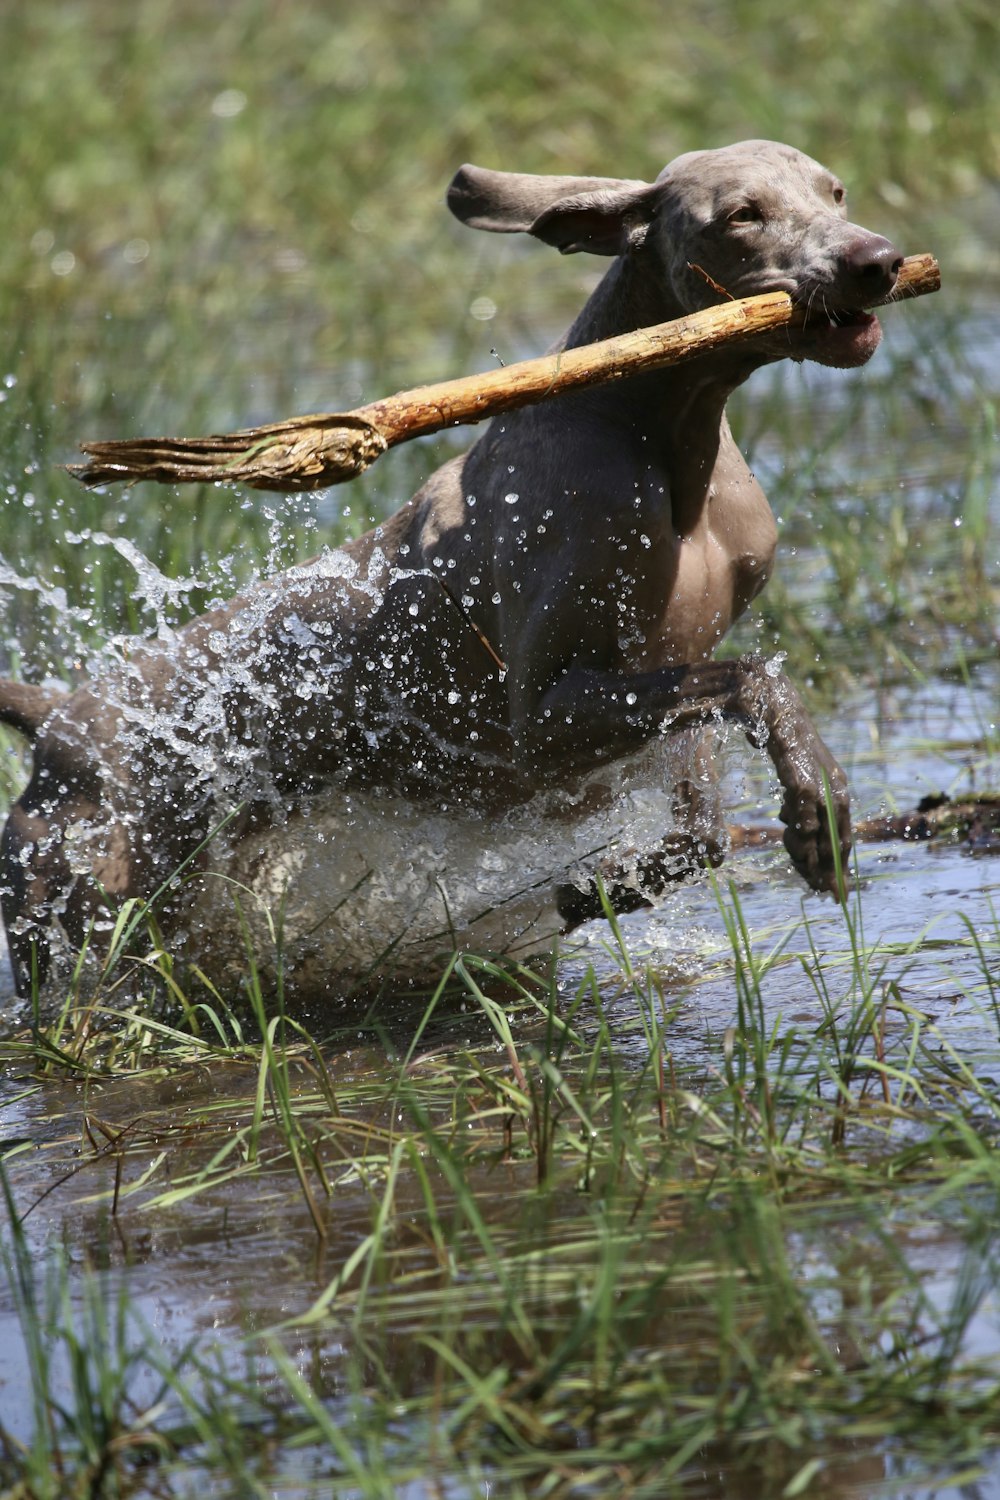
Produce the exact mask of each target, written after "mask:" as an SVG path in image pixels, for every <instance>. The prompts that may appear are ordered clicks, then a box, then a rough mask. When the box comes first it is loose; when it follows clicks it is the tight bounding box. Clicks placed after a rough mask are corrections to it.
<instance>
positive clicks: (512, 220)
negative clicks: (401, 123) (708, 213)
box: [448, 166, 656, 255]
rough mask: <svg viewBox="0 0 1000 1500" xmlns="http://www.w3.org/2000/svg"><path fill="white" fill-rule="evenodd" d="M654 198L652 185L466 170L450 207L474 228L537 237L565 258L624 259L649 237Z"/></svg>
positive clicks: (461, 173) (451, 189)
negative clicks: (581, 253) (586, 253)
mask: <svg viewBox="0 0 1000 1500" xmlns="http://www.w3.org/2000/svg"><path fill="white" fill-rule="evenodd" d="M655 196H656V190H655V187H654V186H653V185H652V184H650V183H648V182H631V181H625V180H622V179H620V178H615V177H533V176H530V175H528V174H527V173H524V172H491V171H489V170H488V169H487V168H486V167H473V166H464V167H462V168H460V170H459V171H458V172H456V174H455V177H454V179H453V181H452V184H451V186H450V187H449V189H448V207H449V208H450V209H451V211H452V213H453V214H454V215H455V217H456V218H458V219H461V220H462V222H463V224H468V225H469V226H470V227H471V228H472V229H488V230H491V231H492V232H493V233H494V234H517V233H519V232H520V233H525V234H533V235H534V236H535V238H536V239H540V240H544V241H545V243H546V244H547V245H554V246H555V247H556V249H557V250H560V251H562V253H563V255H571V254H573V253H574V252H576V251H578V250H586V251H589V252H590V254H591V255H621V254H622V253H623V252H624V251H625V250H627V249H629V248H630V247H631V246H633V245H636V244H640V243H641V242H642V240H643V239H644V238H645V233H646V229H647V227H648V225H649V219H650V215H651V213H652V209H653V202H654V198H655Z"/></svg>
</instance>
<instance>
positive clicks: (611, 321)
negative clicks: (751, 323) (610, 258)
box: [562, 250, 775, 432]
mask: <svg viewBox="0 0 1000 1500" xmlns="http://www.w3.org/2000/svg"><path fill="white" fill-rule="evenodd" d="M651 253H652V252H651V251H648V250H637V251H634V252H631V253H630V254H628V255H624V256H620V257H619V258H618V259H617V260H615V261H614V262H613V264H612V265H611V266H610V268H609V269H608V271H607V273H606V274H605V276H604V277H603V278H602V279H601V281H600V283H599V284H598V286H597V287H596V288H595V290H594V292H593V293H592V295H591V296H590V298H589V300H588V301H587V303H586V304H585V306H584V307H583V308H582V310H581V312H580V314H579V316H578V317H577V319H576V321H575V322H574V323H573V325H572V327H571V328H570V329H569V332H568V333H567V334H566V336H565V338H564V339H563V340H562V347H563V348H566V349H572V348H576V347H577V346H579V345H581V344H589V343H593V342H595V341H597V340H598V339H607V338H614V337H615V336H616V335H618V334H622V333H631V332H633V331H634V330H635V329H637V328H648V327H651V326H653V325H655V324H657V323H666V322H670V321H672V320H673V319H675V318H682V317H685V316H687V315H688V314H689V313H690V312H691V311H692V309H691V308H690V307H685V306H684V305H683V304H682V303H681V302H680V300H679V298H678V297H677V296H676V294H675V293H674V291H673V289H672V287H671V285H670V282H669V278H668V277H667V276H666V275H665V274H658V275H651V274H650V268H649V265H648V264H647V263H646V260H645V257H647V256H648V255H649V254H651ZM774 358H775V356H774V355H773V354H771V353H767V352H765V351H764V350H762V349H761V348H760V347H759V346H758V347H757V348H752V347H751V346H750V345H749V344H742V345H732V346H730V347H729V348H728V349H716V350H713V351H711V352H710V353H708V354H705V355H701V356H699V357H697V358H695V359H691V360H686V361H685V362H684V363H683V364H680V365H673V366H669V367H667V368H665V369H662V370H654V371H650V372H648V373H641V374H637V375H635V376H630V377H628V378H627V379H625V380H622V381H616V382H614V383H613V384H612V385H609V386H604V387H603V388H602V390H601V391H600V392H599V393H598V392H596V391H595V392H594V394H595V395H597V394H600V395H601V396H602V397H603V398H604V399H605V400H606V401H608V402H609V403H610V404H611V405H612V406H620V407H621V409H622V411H623V412H626V411H627V412H628V413H629V421H630V425H634V424H635V423H636V422H637V421H638V422H641V423H643V424H645V423H651V424H652V425H653V426H655V428H656V429H657V430H659V431H661V432H662V431H663V426H664V423H665V422H666V423H667V425H668V426H670V427H673V428H675V429H676V430H677V431H678V432H681V431H683V430H684V429H685V428H686V427H687V425H688V424H689V422H690V421H691V420H692V418H693V417H694V415H695V413H697V415H698V420H699V422H700V423H701V425H702V426H704V422H705V417H706V415H707V413H708V411H711V410H714V411H716V412H717V414H718V419H719V420H721V417H722V413H723V411H724V409H725V405H726V401H727V400H728V399H729V396H730V395H731V394H732V392H733V391H734V390H735V389H736V387H737V386H739V385H742V384H743V382H744V381H745V380H746V379H747V378H748V377H749V376H750V375H752V374H753V372H754V371H755V370H758V369H760V367H761V366H762V365H766V364H770V363H772V362H773V361H774Z"/></svg>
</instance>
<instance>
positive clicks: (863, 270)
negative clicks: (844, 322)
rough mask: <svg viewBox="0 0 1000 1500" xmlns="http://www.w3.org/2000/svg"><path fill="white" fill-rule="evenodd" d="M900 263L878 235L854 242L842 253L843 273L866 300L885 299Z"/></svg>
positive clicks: (890, 246)
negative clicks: (844, 272) (869, 298)
mask: <svg viewBox="0 0 1000 1500" xmlns="http://www.w3.org/2000/svg"><path fill="white" fill-rule="evenodd" d="M902 264H903V257H902V256H901V255H900V253H899V251H898V250H897V249H896V247H895V245H894V244H893V243H892V241H891V240H887V239H885V238H883V236H882V235H880V234H868V235H865V236H863V237H862V238H859V239H856V240H855V241H854V242H853V244H851V245H848V247H847V249H846V250H845V252H844V270H845V271H846V272H847V274H848V275H849V276H850V277H851V279H852V281H853V282H854V283H855V285H856V286H857V288H858V290H859V291H860V292H861V294H862V295H863V296H864V297H866V298H867V297H876V298H877V297H887V296H888V295H889V293H890V292H891V291H892V289H893V287H894V286H895V285H896V277H897V276H898V275H899V268H900V266H901V265H902Z"/></svg>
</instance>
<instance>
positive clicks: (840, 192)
mask: <svg viewBox="0 0 1000 1500" xmlns="http://www.w3.org/2000/svg"><path fill="white" fill-rule="evenodd" d="M833 201H834V203H836V205H837V207H838V208H839V207H840V206H841V204H842V203H846V202H847V193H846V192H845V190H844V189H843V188H842V187H841V185H840V183H839V182H838V183H837V186H836V187H835V188H834V190H833Z"/></svg>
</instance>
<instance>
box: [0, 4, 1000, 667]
mask: <svg viewBox="0 0 1000 1500" xmlns="http://www.w3.org/2000/svg"><path fill="white" fill-rule="evenodd" d="M0 40H2V48H0V57H2V60H0V71H2V77H3V92H4V101H5V108H4V109H3V111H0V164H2V166H0V192H2V202H3V205H4V226H3V229H4V232H3V234H2V236H0V398H2V400H0V556H2V558H3V559H4V561H5V563H6V565H7V570H8V584H7V588H6V591H5V594H4V597H3V598H2V599H0V610H2V614H0V655H2V656H5V657H6V659H7V665H9V664H10V663H11V661H13V662H14V664H15V666H17V665H19V664H20V665H21V666H22V667H23V669H24V670H27V671H28V672H30V674H31V675H33V676H38V675H41V674H42V673H43V672H44V671H46V670H54V671H62V670H65V663H66V662H67V661H72V660H73V659H74V656H75V655H78V654H79V653H78V647H79V641H80V639H81V638H83V639H86V638H87V636H88V633H91V634H92V635H93V636H94V638H95V639H99V638H100V636H101V633H102V632H107V631H108V630H110V629H137V628H148V627H149V625H150V622H151V619H152V614H151V610H150V607H149V597H148V596H149V592H150V586H149V583H148V580H147V581H146V582H145V583H144V582H143V579H142V576H141V574H140V576H139V577H138V583H137V575H136V573H135V570H134V568H133V565H132V564H130V563H129V562H128V560H127V559H126V558H125V557H123V556H121V555H120V552H119V551H118V550H116V540H117V539H120V538H128V539H129V540H130V541H132V542H134V543H136V544H137V545H138V547H139V548H140V549H141V551H142V553H144V554H145V556H146V557H148V558H149V559H150V560H151V562H152V563H154V564H155V565H156V566H157V567H160V568H163V569H164V570H165V571H166V572H167V573H169V574H171V575H172V576H176V575H182V576H185V577H189V579H195V575H197V576H196V579H195V581H194V582H191V583H189V585H185V587H184V588H182V589H181V591H180V596H179V602H178V606H177V607H178V608H179V609H181V612H182V613H183V610H184V609H188V608H189V609H194V608H198V607H200V606H201V605H202V604H203V603H204V602H205V600H206V599H207V598H209V597H211V596H212V594H213V592H214V591H218V592H223V593H225V592H230V591H231V588H232V586H233V584H234V583H235V582H236V581H238V579H239V577H240V576H242V574H243V573H244V572H245V571H246V570H248V569H249V568H250V567H252V566H256V565H257V564H258V563H260V562H261V561H264V562H265V563H266V564H267V565H272V566H273V565H279V564H283V563H287V562H288V561H290V560H291V559H292V558H293V557H294V556H296V555H298V556H301V555H302V554H303V550H304V549H308V550H314V549H315V547H316V545H317V538H320V539H322V540H336V539H337V538H338V537H340V536H343V535H346V534H350V533H351V532H353V531H357V530H360V529H362V528H363V526H364V525H365V524H367V522H368V519H369V518H370V517H372V516H375V515H378V514H382V513H385V512H387V511H389V510H391V509H394V508H395V506H396V505H398V504H399V503H400V501H402V500H403V499H405V498H406V496H407V495H408V494H409V493H410V492H411V491H412V489H413V488H414V487H415V485H416V484H417V483H419V482H420V480H421V479H422V478H423V477H424V476H425V475H426V473H427V472H429V470H430V469H431V468H432V467H433V466H434V464H435V463H436V462H438V461H440V460H441V459H443V458H444V457H446V456H447V455H448V453H449V452H451V451H454V449H455V448H456V447H458V446H459V445H460V443H464V441H466V438H465V436H464V435H459V436H457V437H443V438H439V439H435V440H433V441H432V442H430V443H420V444H416V445H413V446H411V447H410V448H408V449H402V450H396V452H395V453H394V454H392V455H390V456H389V457H387V458H386V459H384V460H382V461H381V462H380V464H379V465H378V466H376V468H375V470H373V471H372V473H371V474H370V475H369V476H366V478H365V479H364V480H363V481H361V482H360V483H359V484H357V485H354V486H351V487H350V488H349V489H343V490H336V491H332V492H330V494H329V495H327V496H319V497H315V498H313V499H312V500H302V499H300V500H296V501H295V502H293V503H287V504H286V503H284V502H281V501H277V500H273V499H272V500H268V499H267V498H262V497H260V496H258V495H251V496H246V495H243V496H240V495H231V494H229V493H224V492H221V491H198V490H187V491H182V490H177V491H174V492H170V491H164V490H159V489H156V488H146V489H144V488H141V487H140V488H139V489H137V490H133V491H129V492H124V493H123V492H114V491H109V492H107V493H106V494H103V495H90V494H86V493H85V492H83V491H82V490H81V489H80V487H79V486H77V485H76V484H75V483H74V482H73V481H71V480H70V479H68V477H67V476H66V475H65V474H63V473H62V472H61V471H60V470H59V468H58V467H57V466H58V464H60V463H62V462H65V461H67V460H69V459H71V458H72V457H73V450H74V446H75V444H76V442H77V441H78V440H79V439H81V438H84V437H89V436H105V437H108V436H125V435H128V434H132V433H137V432H147V433H153V432H167V433H181V432H196V431H205V430H220V429H225V428H229V427H233V426H245V425H248V424H251V423H254V422H258V421H263V420H269V419H274V418H276V417H279V416H284V415H290V414H293V413H297V412H302V411H309V410H317V409H319V410H323V409H326V410H329V409H338V408H339V409H346V408H349V407H352V406H355V405H357V404H359V403H361V402H363V401H365V400H368V399H371V398H373V397H375V396H377V395H382V394H386V393H388V392H389V391H392V390H395V389H400V388H403V387H405V386H407V385H412V384H418V383H422V382H424V381H427V380H433V379H437V378H443V377H444V376H446V375H450V374H458V373H461V372H463V371H465V370H467V369H473V368H484V367H486V366H488V365H489V364H490V363H491V361H492V360H493V358H494V357H495V356H494V355H493V353H492V352H491V351H493V350H495V351H496V354H497V355H498V356H500V357H502V358H503V359H504V360H506V361H509V360H511V359H515V358H518V357H521V356H523V355H526V354H529V353H532V352H537V351H539V350H540V349H541V348H543V347H544V346H545V345H546V344H547V343H548V342H549V340H550V339H551V338H552V337H553V336H554V335H555V334H556V333H557V332H558V330H559V329H560V327H561V326H563V325H564V323H565V322H566V320H567V319H568V318H569V317H570V316H571V314H572V312H573V311H574V310H575V309H576V308H577V307H578V306H579V305H580V302H581V300H582V298H583V296H584V295H585V294H586V292H587V291H588V290H589V288H590V287H591V286H592V285H593V283H594V281H595V279H596V277H597V276H598V275H599V274H600V272H601V271H602V270H603V269H604V267H603V265H602V264H601V263H599V262H596V261H593V260H590V259H589V258H586V257H578V258H574V259H573V260H571V261H563V262H560V261H559V260H558V259H556V258H555V257H553V256H552V255H551V254H550V253H547V252H545V251H544V250H543V249H542V248H541V247H538V246H536V245H534V244H530V243H527V242H523V243H522V242H521V241H519V240H517V239H507V238H504V239H501V238H498V237H492V236H491V237H486V236H477V235H470V233H469V231H467V230H465V229H463V228H461V227H460V226H459V225H457V224H456V223H454V222H453V221H452V220H451V219H450V217H449V215H448V214H447V212H446V210H445V208H444V204H443V194H444V190H445V187H446V185H447V182H448V180H449V178H450V176H451V174H452V172H453V171H454V169H455V168H456V166H458V165H459V164H460V163H461V162H462V161H464V160H466V159H471V160H475V161H479V162H482V163H484V164H487V165H492V166H499V167H505V168H512V169H516V170H523V171H539V172H582V173H600V174H604V173H606V174H609V175H623V176H641V177H649V176H652V175H655V173H656V172H657V171H658V170H659V169H660V167H661V166H662V165H663V164H664V163H665V162H666V161H667V160H669V159H670V158H671V157H672V156H674V155H676V154H677V153H678V152H680V151H683V150H687V149H690V148H694V147H704V146H716V145H721V144H725V143H727V142H729V141H732V140H736V139H740V138H742V137H745V136H748V135H763V136H772V137H776V138H779V139H783V140H787V141H789V142H791V143H793V144H795V145H797V146H799V147H800V148H802V149H804V150H806V151H808V152H810V153H812V154H814V155H816V156H817V157H819V158H820V159H821V160H823V161H825V162H826V163H827V164H828V165H830V166H832V167H833V168H834V169H835V170H836V171H838V172H839V173H840V174H841V175H842V176H844V177H845V178H846V180H847V181H848V183H849V186H850V190H851V203H852V214H853V216H854V217H855V218H856V219H858V220H859V221H860V222H863V223H869V224H870V225H871V226H872V227H874V228H878V229H881V230H883V231H885V232H889V233H892V234H895V235H897V237H898V239H899V241H900V243H901V245H902V247H903V248H904V249H905V250H907V251H912V250H924V249H929V250H934V251H936V252H937V253H938V254H939V255H940V256H941V258H942V260H943V261H944V263H945V272H946V278H947V279H946V287H947V296H948V298H949V299H950V301H949V303H948V306H950V307H951V308H952V313H951V314H950V316H951V317H952V319H953V318H954V317H955V316H956V315H957V314H956V312H955V308H956V307H957V305H958V302H957V298H958V296H959V294H960V292H961V289H962V288H963V286H965V287H969V288H977V289H982V288H983V287H985V286H988V285H990V284H991V278H993V279H995V277H996V275H997V272H998V269H1000V252H998V249H997V234H996V229H997V224H998V221H1000V214H998V213H997V206H998V193H997V183H998V180H1000V89H998V84H997V79H998V78H1000V23H998V19H997V12H996V7H995V5H994V4H992V3H986V0H982V3H981V0H949V3H943V0H942V3H934V0H929V3H924V4H922V5H920V6H914V5H913V4H912V3H911V4H903V3H901V0H882V3H873V0H868V3H864V0H862V3H846V4H845V3H843V0H813V3H811V4H810V5H809V7H807V8H804V9H803V11H802V12H801V13H799V12H796V11H794V10H793V11H791V12H790V11H789V10H788V8H787V7H785V6H783V5H778V4H777V3H776V0H709V3H706V4H703V5H701V6H699V7H697V8H692V7H686V6H681V5H679V4H672V3H663V0H660V3H656V0H627V3H626V0H601V3H597V0H560V3H558V4H552V5H549V6H539V5H537V4H535V3H528V0H508V3H506V4H504V5H497V4H488V3H484V0H430V3H428V0H421V3H419V4H418V3H416V0H368V3H366V4H364V5H360V4H357V5H349V4H345V3H320V0H268V3H264V0H232V3H213V4H206V3H204V0H59V3H56V0H39V3H35V4H31V5H29V4H27V3H21V4H17V3H14V4H10V3H8V4H7V5H6V6H4V7H3V9H2V11H0ZM992 284H995V280H994V281H993V283H992ZM944 295H945V294H942V306H941V309H937V308H936V309H935V311H934V312H933V313H931V312H930V310H929V309H925V308H924V306H921V308H920V309H919V311H918V313H917V314H916V315H912V314H909V313H907V314H893V315H892V316H893V317H894V318H896V319H898V320H899V322H900V323H903V322H905V321H906V320H907V319H908V318H910V319H911V320H912V324H913V325H917V323H918V319H919V325H918V326H919V328H920V330H927V331H928V336H929V337H932V338H934V339H936V338H937V337H938V333H937V332H932V330H935V328H936V327H937V325H936V324H935V319H940V318H941V317H943V316H944V315H945V314H944V312H943V310H942V309H943V308H944V306H945V303H944ZM491 304H492V306H493V307H494V308H495V314H494V315H493V316H491V317H488V318H483V316H482V313H483V309H484V307H486V308H487V309H488V308H489V306H490V305H491ZM473 309H477V310H478V312H479V314H480V315H479V316H478V317H477V316H476V315H475V312H474V311H473ZM897 326H899V325H898V324H897ZM894 357H896V356H893V355H892V354H891V353H890V355H886V353H885V352H884V351H883V354H881V355H880V356H879V359H880V361H882V364H881V365H880V366H879V369H881V370H883V371H885V370H887V369H892V370H895V369H896V366H895V365H893V366H887V365H886V363H885V362H886V360H887V359H888V358H894ZM898 358H899V359H903V360H906V359H908V360H909V361H910V366H912V364H913V354H912V349H910V350H908V351H903V350H902V346H901V345H900V349H899V351H898ZM872 368H873V370H874V369H875V367H874V366H873V367H872ZM865 378H866V379H869V380H870V379H871V372H865ZM877 378H878V377H876V379H877ZM935 379H937V376H935ZM911 384H912V382H911ZM872 388H873V387H872V386H871V384H869V386H868V387H867V389H868V390H869V391H871V389H872ZM918 394H919V393H918ZM932 395H933V399H934V401H938V400H939V397H940V391H938V390H936V391H934V392H933V393H932ZM973 395H974V396H975V400H974V401H973V405H974V406H975V410H972V409H971V408H970V409H969V411H968V412H966V411H965V410H964V408H963V413H962V415H961V416H960V417H959V418H958V419H957V423H958V426H957V429H956V430H958V431H960V432H962V431H965V430H966V428H967V429H968V431H969V432H970V433H973V434H975V433H977V432H979V433H981V431H982V413H981V410H980V408H981V402H979V404H978V405H976V401H978V397H979V392H978V388H977V391H976V392H974V393H973ZM920 399H922V400H924V402H925V407H926V402H927V400H928V399H930V398H929V397H928V394H927V391H926V389H925V390H924V391H923V392H922V394H920ZM971 399H972V398H971V397H970V396H969V392H968V390H966V391H965V394H964V395H963V397H962V400H963V401H964V402H965V403H966V406H968V404H969V401H970V400H971ZM914 400H917V397H916V396H915V397H914ZM920 410H921V408H919V406H917V407H914V405H913V403H912V402H911V403H910V404H909V405H908V406H907V408H906V410H905V411H904V412H903V413H902V415H901V417H900V421H901V423H902V424H903V427H902V430H903V431H907V430H908V429H912V426H913V423H914V420H915V413H916V419H919V414H920ZM925 414H926V413H925ZM773 416H774V412H773V411H764V413H763V416H762V417H761V418H760V419H759V420H757V419H755V420H752V421H751V422H750V426H751V427H752V428H755V429H757V430H760V431H763V430H764V429H765V428H766V427H768V426H773V421H772V418H773ZM951 427H952V428H955V419H954V418H953V419H952V420H951ZM813 438H814V434H813V433H812V432H810V435H809V439H810V441H812V440H813ZM801 443H802V433H801V430H800V431H799V432H796V431H794V430H789V432H788V437H787V449H788V452H789V453H790V454H792V455H793V456H794V455H795V453H796V451H797V449H798V448H800V447H801ZM992 451H993V450H992V448H991V449H990V453H992ZM814 458H815V454H814ZM980 458H981V455H980ZM779 460H780V454H779ZM977 462H979V463H980V484H981V485H982V473H981V470H982V463H981V462H980V460H977ZM991 463H992V459H991V458H988V459H987V460H986V465H987V472H988V473H992V469H991V468H990V464H991ZM783 467H789V468H790V467H791V466H783V465H782V463H781V462H780V461H776V463H775V469H776V471H778V477H777V479H776V480H775V481H773V482H772V481H769V484H770V491H771V494H772V498H773V499H775V500H776V501H777V503H778V506H779V508H780V505H781V501H782V494H781V489H780V486H781V484H782V482H783V481H782V479H781V475H780V471H781V469H782V468H783ZM790 483H792V485H793V490H792V491H790V493H791V494H795V493H797V492H796V491H795V490H794V485H795V484H796V483H797V484H798V488H799V490H801V471H800V474H799V478H798V479H796V477H795V476H794V475H790ZM775 484H777V485H778V490H777V493H776V492H775ZM955 503H956V504H960V501H959V500H956V502H955ZM813 525H814V530H815V529H816V528H820V529H821V527H822V516H820V517H819V518H818V519H814V523H813ZM92 532H98V533H100V534H101V536H100V537H99V538H98V539H97V540H94V539H93V537H92V536H91V535H90V533H92ZM104 538H111V540H110V541H108V540H104ZM904 543H906V544H907V545H904V551H906V550H908V538H904ZM220 559H228V561H227V562H226V563H225V565H224V566H222V565H220ZM854 562H855V563H856V559H854ZM845 566H846V564H845ZM877 568H878V570H879V571H880V572H882V573H884V564H883V562H882V561H878V563H877ZM39 579H41V580H42V581H43V583H44V585H45V587H44V588H43V589H42V590H41V592H40V591H39V589H38V587H37V586H36V585H37V581H38V580H39ZM26 581H28V582H29V583H30V586H26ZM0 587H2V583H0ZM53 590H54V592H53ZM777 597H778V596H777V595H775V598H777ZM67 606H73V607H75V608H76V611H77V612H76V614H75V616H74V615H72V614H71V613H68V612H67ZM779 625H780V621H778V622H776V625H775V628H778V626H779ZM2 664H3V662H2V660H0V665H2Z"/></svg>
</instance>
